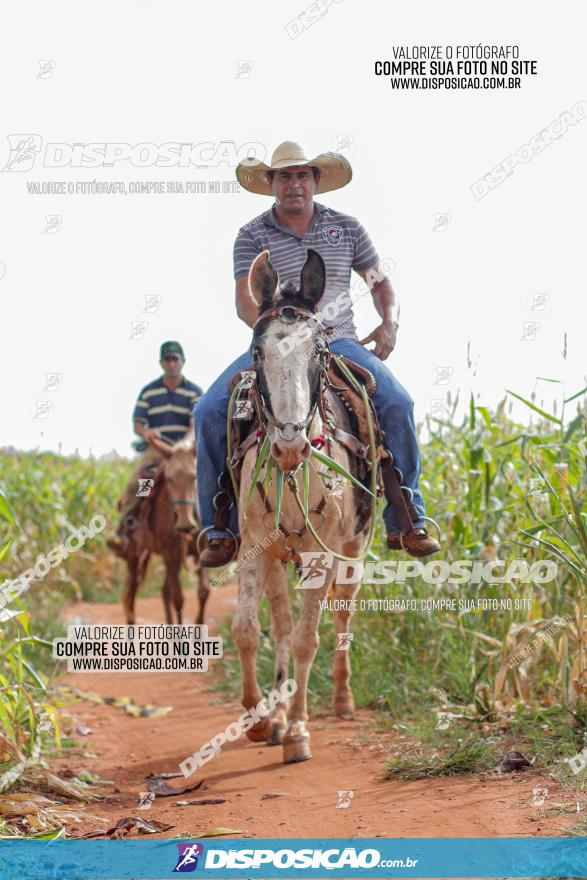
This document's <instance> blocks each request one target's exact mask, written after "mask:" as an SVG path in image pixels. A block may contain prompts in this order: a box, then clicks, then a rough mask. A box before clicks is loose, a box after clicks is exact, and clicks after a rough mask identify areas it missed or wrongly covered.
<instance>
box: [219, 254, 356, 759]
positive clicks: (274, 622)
mask: <svg viewBox="0 0 587 880" xmlns="http://www.w3.org/2000/svg"><path fill="white" fill-rule="evenodd" d="M249 286H250V289H251V293H252V295H253V296H254V298H255V300H256V301H257V303H258V305H259V318H258V320H257V322H256V324H255V327H254V331H253V343H252V347H251V352H252V358H253V367H254V370H255V373H256V380H255V394H256V401H257V409H258V411H259V413H260V419H261V422H262V431H261V432H259V433H261V434H262V433H263V432H266V433H267V435H268V439H269V442H270V444H271V447H270V448H271V456H272V457H273V459H274V461H275V462H276V464H277V465H278V466H279V468H280V470H281V472H282V473H283V475H284V483H283V495H282V498H281V516H280V526H281V527H282V528H284V529H286V534H288V535H290V537H289V538H288V539H287V541H274V542H271V543H270V546H269V548H268V549H266V550H264V551H263V552H262V553H259V554H255V553H254V552H253V557H254V558H253V561H252V562H249V563H248V564H246V565H245V566H243V567H242V569H241V572H240V574H239V582H240V584H239V597H238V608H237V611H236V614H235V617H234V622H233V627H232V631H233V635H234V639H235V641H236V644H237V645H238V649H239V654H240V665H241V673H242V688H243V690H242V702H243V706H244V707H245V708H246V709H250V708H252V707H254V706H256V704H257V703H258V702H259V700H260V699H261V696H262V694H261V690H260V688H259V684H258V681H257V672H256V654H257V648H258V645H259V638H260V626H259V621H258V609H259V603H260V601H261V598H262V597H263V594H266V595H267V599H268V601H269V608H270V612H271V628H272V635H273V637H274V640H275V677H274V687H275V688H276V689H279V688H280V686H281V685H282V684H283V683H284V682H285V681H286V679H288V678H289V655H290V651H293V657H294V679H295V684H296V689H295V693H294V694H293V697H292V698H291V700H290V703H289V706H288V707H287V708H286V707H285V706H284V704H283V703H280V704H279V706H278V708H276V709H275V711H274V712H273V713H272V715H271V717H267V716H266V717H264V718H263V719H262V720H261V721H259V722H257V723H256V724H255V725H254V726H253V727H251V729H250V730H248V731H247V737H248V738H249V739H251V740H253V741H254V742H264V741H268V742H269V744H272V745H276V744H278V743H283V760H284V761H285V762H286V763H290V762H297V761H304V760H306V759H308V758H310V757H311V751H310V735H309V732H308V728H307V720H308V710H307V689H308V678H309V675H310V670H311V668H312V662H313V660H314V656H315V654H316V651H317V649H318V622H319V619H320V613H321V600H323V599H324V598H325V597H326V595H327V593H330V595H332V596H333V598H334V599H335V600H336V599H347V600H348V599H352V598H353V596H354V595H355V593H356V591H357V590H358V587H359V583H358V578H357V582H355V583H348V580H346V579H345V582H344V583H337V582H336V571H337V566H336V565H331V566H330V567H329V568H328V570H327V571H325V572H324V577H323V578H321V581H322V585H321V586H318V588H317V589H310V588H306V589H305V592H304V594H303V604H302V608H301V612H300V617H299V620H298V621H297V623H296V625H295V627H294V622H293V619H292V613H291V610H290V600H289V594H288V583H287V570H286V566H285V565H284V563H285V562H288V561H289V560H290V559H291V558H292V556H291V552H290V548H288V543H287V542H288V541H289V542H290V543H291V542H293V541H294V539H296V533H297V534H302V535H303V544H302V546H303V551H304V552H309V553H312V554H314V555H315V556H317V557H320V555H323V556H326V555H327V554H323V552H322V551H323V548H321V547H320V545H319V544H318V543H317V542H316V540H315V539H314V538H313V537H312V536H311V534H310V533H309V532H308V530H307V529H305V528H304V517H303V515H302V513H301V512H300V509H299V504H298V503H297V502H296V496H295V490H294V482H296V481H297V485H298V487H299V490H300V495H301V491H302V487H301V483H302V480H301V477H300V474H299V470H300V466H301V465H303V463H304V462H309V460H310V454H311V441H312V440H314V441H315V442H321V441H320V440H319V439H318V438H321V437H322V436H323V435H324V434H325V433H327V431H326V429H325V426H324V423H323V421H322V413H323V412H325V411H327V410H328V411H330V413H331V414H333V416H334V417H335V420H336V423H337V425H338V426H340V427H341V428H344V429H345V430H346V432H349V431H350V430H352V429H351V427H350V425H349V423H348V421H345V411H344V408H343V407H342V406H341V404H340V402H339V401H338V398H337V396H336V394H334V393H333V392H332V391H330V390H329V389H326V388H325V387H324V384H323V373H324V365H325V363H326V362H327V357H328V347H327V345H326V339H325V336H324V333H323V330H322V328H321V325H320V324H319V322H317V321H316V319H315V318H314V317H313V316H314V313H315V311H316V306H317V303H318V302H319V300H320V298H321V297H322V294H323V292H324V286H325V269H324V263H323V261H322V259H321V257H320V256H319V254H317V253H316V252H315V251H312V250H310V251H308V257H307V260H306V264H305V266H304V268H303V270H302V273H301V287H300V289H299V291H298V290H295V288H294V287H293V286H292V285H291V284H290V283H288V284H287V285H285V286H280V285H279V284H278V278H277V274H276V272H275V270H274V269H273V267H272V266H271V263H270V262H269V253H268V251H264V252H263V253H261V254H259V256H258V257H257V258H256V259H255V261H254V262H253V265H252V266H251V271H250V275H249ZM301 328H303V329H304V332H303V333H302V330H301ZM288 337H291V339H292V340H294V339H295V340H296V341H295V343H294V342H293V341H292V344H291V346H290V345H287V346H286V348H287V350H288V351H289V354H286V355H283V354H282V353H281V352H282V350H283V346H282V345H280V343H282V342H283V340H285V339H287V338H288ZM258 442H259V443H260V442H261V441H260V439H259V441H258ZM328 444H329V445H328V446H327V451H328V455H329V456H330V457H331V458H332V459H334V460H335V461H336V462H338V464H339V465H341V466H342V467H343V468H344V469H345V470H346V471H349V470H350V458H349V453H348V451H347V449H346V448H345V447H344V446H342V445H340V444H339V443H338V442H332V443H330V441H328ZM257 453H258V448H254V447H251V448H250V449H249V450H248V451H247V453H246V455H245V457H244V460H243V466H242V479H241V485H240V502H239V516H240V536H241V546H240V558H241V559H247V558H248V556H247V554H249V555H250V552H251V550H252V551H254V550H255V548H258V547H259V545H262V546H265V545H264V544H262V542H263V540H264V539H265V538H267V535H268V533H269V532H270V531H271V530H272V529H274V527H275V516H276V515H275V513H274V512H273V513H269V510H271V511H274V510H275V507H276V503H277V502H276V480H275V479H273V481H272V485H271V487H270V488H268V489H267V490H266V491H265V490H260V491H259V492H254V493H253V494H252V498H251V500H250V503H249V506H248V510H247V500H248V499H249V497H250V491H249V490H250V486H251V482H252V480H253V479H256V480H259V479H260V477H259V476H256V475H255V463H256V459H257ZM274 470H275V469H274ZM317 470H319V468H316V469H314V468H313V467H310V469H309V473H310V477H309V487H308V488H309V491H308V499H309V501H308V510H309V517H310V522H311V523H312V524H313V526H314V527H315V528H316V529H317V530H318V534H319V537H320V539H321V541H322V542H323V543H324V544H325V546H326V547H328V548H329V550H330V551H331V555H330V562H332V561H333V558H332V554H339V555H340V554H342V555H343V556H346V557H347V558H349V557H353V558H357V557H359V556H360V555H361V554H362V553H363V552H364V551H365V549H366V544H367V542H368V536H369V533H370V525H371V521H372V513H369V514H368V515H367V516H366V517H365V516H361V515H360V511H359V507H358V502H357V495H356V492H355V490H354V489H353V487H352V486H350V485H348V486H345V487H344V489H343V490H342V494H341V495H340V497H339V498H334V497H333V495H332V493H331V492H329V491H328V489H327V487H326V486H325V484H324V482H323V481H322V479H321V477H320V475H319V474H318V473H317V472H316V471H317ZM274 476H275V474H274ZM290 488H291V489H292V491H289V489H290ZM263 495H265V503H264V499H263ZM298 498H299V496H298ZM267 501H268V502H269V507H268V506H267V503H266V502H267ZM294 543H295V545H296V547H295V549H296V550H297V549H299V548H300V543H301V542H300V541H299V539H296V540H295V542H294ZM292 546H293V545H292ZM337 604H338V605H339V607H342V608H343V609H346V608H349V606H350V605H351V603H350V602H346V603H345V602H341V603H337ZM334 614H335V623H336V631H337V633H347V632H348V629H349V624H350V618H351V611H350V610H336V611H335V612H334ZM333 679H334V709H335V712H336V713H337V714H339V715H348V714H350V713H352V712H353V709H354V703H353V695H352V691H351V687H350V663H349V656H348V651H342V650H339V651H335V656H334V665H333Z"/></svg>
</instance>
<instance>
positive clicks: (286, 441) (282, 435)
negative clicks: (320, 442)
mask: <svg viewBox="0 0 587 880" xmlns="http://www.w3.org/2000/svg"><path fill="white" fill-rule="evenodd" d="M311 451H312V447H311V446H310V441H309V440H308V437H307V435H306V431H305V429H304V428H302V427H300V425H296V424H294V423H293V422H286V423H285V424H284V425H283V426H282V427H280V428H275V439H274V440H273V443H272V444H271V455H272V456H273V458H274V459H275V461H276V462H277V464H278V465H279V467H280V468H281V470H282V471H291V470H293V469H294V468H296V467H298V465H300V464H301V463H302V462H303V461H307V460H308V459H309V458H310V453H311Z"/></svg>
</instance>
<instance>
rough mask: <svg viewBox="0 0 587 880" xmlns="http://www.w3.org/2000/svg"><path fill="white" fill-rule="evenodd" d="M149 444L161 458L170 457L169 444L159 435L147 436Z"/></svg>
mask: <svg viewBox="0 0 587 880" xmlns="http://www.w3.org/2000/svg"><path fill="white" fill-rule="evenodd" d="M149 445H150V446H152V447H153V449H154V450H155V452H158V453H159V455H161V456H162V457H163V458H171V446H170V445H169V443H166V442H165V440H162V439H161V437H149Z"/></svg>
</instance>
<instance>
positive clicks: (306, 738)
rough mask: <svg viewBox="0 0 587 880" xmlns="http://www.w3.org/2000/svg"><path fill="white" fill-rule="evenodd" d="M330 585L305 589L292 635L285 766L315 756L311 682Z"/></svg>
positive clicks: (284, 742)
mask: <svg viewBox="0 0 587 880" xmlns="http://www.w3.org/2000/svg"><path fill="white" fill-rule="evenodd" d="M327 588H328V582H327V583H326V584H324V586H323V587H320V589H319V590H306V591H305V592H304V604H303V606H302V612H301V614H300V619H299V620H298V623H297V626H296V628H295V631H294V635H293V655H294V668H295V674H294V677H295V682H296V688H297V689H296V692H295V693H294V695H293V697H292V698H291V701H290V705H289V711H288V713H287V730H286V731H285V736H284V738H283V760H284V763H286V764H292V763H296V762H298V761H306V760H307V759H308V758H311V757H312V753H311V751H310V734H309V732H308V729H307V726H306V722H307V720H308V706H307V694H308V679H309V677H310V670H311V668H312V663H313V661H314V657H315V656H316V651H317V650H318V642H319V639H318V622H319V620H320V612H321V609H320V602H321V600H322V599H324V597H325V595H326V590H327Z"/></svg>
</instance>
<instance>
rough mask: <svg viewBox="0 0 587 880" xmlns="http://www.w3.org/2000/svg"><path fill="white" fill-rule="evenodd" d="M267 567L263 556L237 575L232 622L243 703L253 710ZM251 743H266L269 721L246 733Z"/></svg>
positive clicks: (259, 696) (259, 695)
mask: <svg viewBox="0 0 587 880" xmlns="http://www.w3.org/2000/svg"><path fill="white" fill-rule="evenodd" d="M266 571H267V565H266V563H264V562H263V559H262V557H260V558H259V559H256V560H255V561H254V562H251V563H250V564H249V565H246V566H245V567H244V568H243V569H242V571H241V572H240V574H239V592H238V607H237V610H236V613H235V615H234V620H233V622H232V635H233V638H234V640H235V642H236V644H237V646H238V650H239V655H240V664H241V677H242V704H243V706H244V708H245V709H252V708H253V707H254V706H256V705H257V703H259V701H260V700H261V699H262V696H263V695H262V693H261V690H260V688H259V684H258V682H257V649H258V648H259V636H260V634H261V627H260V625H259V620H258V613H259V602H260V601H261V596H262V595H263V588H264V582H265V575H266ZM246 735H247V737H248V738H249V739H250V740H252V741H253V742H266V741H267V739H268V738H269V736H270V735H271V721H270V720H269V718H267V717H265V718H262V719H261V720H260V721H258V722H257V724H255V725H254V726H253V727H251V728H250V729H249V730H247V732H246Z"/></svg>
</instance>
